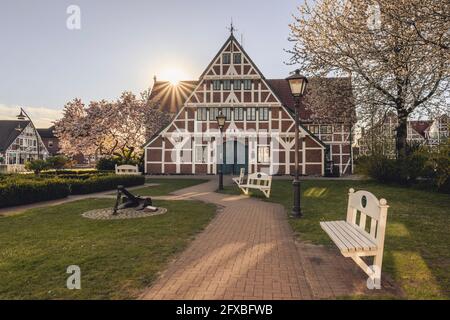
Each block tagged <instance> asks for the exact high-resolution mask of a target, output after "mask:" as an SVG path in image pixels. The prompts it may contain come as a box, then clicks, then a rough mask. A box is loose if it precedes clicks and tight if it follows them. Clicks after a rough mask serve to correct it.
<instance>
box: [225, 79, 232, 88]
mask: <svg viewBox="0 0 450 320" xmlns="http://www.w3.org/2000/svg"><path fill="white" fill-rule="evenodd" d="M223 90H231V80H223Z"/></svg>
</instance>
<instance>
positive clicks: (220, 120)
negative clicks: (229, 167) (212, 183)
mask: <svg viewBox="0 0 450 320" xmlns="http://www.w3.org/2000/svg"><path fill="white" fill-rule="evenodd" d="M225 120H226V117H225V116H224V115H223V114H222V112H220V114H219V115H218V116H217V117H216V121H217V126H218V127H219V130H220V137H221V139H220V140H221V143H222V154H221V160H222V161H221V162H220V166H219V190H223V160H224V159H223V127H224V126H225Z"/></svg>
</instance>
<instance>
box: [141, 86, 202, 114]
mask: <svg viewBox="0 0 450 320" xmlns="http://www.w3.org/2000/svg"><path fill="white" fill-rule="evenodd" d="M197 84H198V81H195V80H189V81H180V83H178V85H176V86H174V85H172V84H171V83H170V82H169V81H156V82H155V83H154V85H153V88H152V92H151V94H150V100H151V101H152V102H154V103H156V104H157V106H158V108H159V110H160V111H162V112H165V113H170V114H176V113H177V112H178V110H180V109H181V107H182V106H183V105H184V103H185V102H186V99H187V98H188V97H189V95H190V94H191V93H192V91H194V89H195V87H196V86H197Z"/></svg>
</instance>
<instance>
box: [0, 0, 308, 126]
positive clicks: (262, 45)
mask: <svg viewBox="0 0 450 320" xmlns="http://www.w3.org/2000/svg"><path fill="white" fill-rule="evenodd" d="M300 3H301V0H240V1H238V0H221V1H216V0H209V1H207V0H190V1H188V0H165V1H153V0H70V1H66V0H39V1H35V0H1V1H0V52H1V53H0V57H1V59H0V118H8V117H11V116H13V115H15V114H17V110H18V106H23V107H25V108H26V110H28V111H29V113H30V115H31V116H32V117H34V118H36V119H35V120H36V122H37V124H38V125H46V124H50V121H51V120H52V119H54V118H56V117H58V116H59V114H60V110H61V109H62V108H63V106H64V104H65V103H66V102H67V101H69V100H72V99H73V98H75V97H79V98H81V99H82V100H83V101H85V102H89V101H90V100H100V99H115V98H117V97H118V96H119V95H120V93H121V92H122V91H124V90H131V91H133V92H135V93H139V92H140V91H142V90H144V89H146V88H148V87H149V86H151V84H152V82H153V76H154V75H156V76H157V77H158V79H160V80H164V78H167V77H168V76H170V72H173V70H177V71H178V72H179V73H181V74H182V75H183V78H186V79H197V78H198V77H199V75H200V74H201V72H202V71H203V69H204V68H205V67H206V66H207V64H208V63H209V62H210V60H211V59H212V58H213V57H214V55H215V54H216V53H217V51H218V50H219V49H220V47H221V46H222V44H223V43H224V41H225V40H226V39H227V37H228V36H229V31H228V30H227V27H229V24H230V20H231V18H232V19H233V22H234V25H235V27H236V28H237V29H238V30H237V31H236V32H235V36H236V38H238V39H240V37H241V34H243V39H244V41H243V45H244V49H245V50H246V51H247V53H248V54H249V55H250V57H251V58H252V59H253V61H254V62H255V63H256V64H257V65H258V67H259V69H260V70H261V71H262V72H263V73H264V75H265V76H266V77H268V78H276V77H280V78H284V77H286V76H287V74H288V72H289V71H291V70H292V69H294V67H293V66H287V65H285V64H284V62H286V61H288V59H289V55H288V54H287V53H285V52H284V50H283V49H288V48H290V47H291V44H290V43H289V41H288V40H287V38H288V36H289V27H288V24H289V23H291V22H292V21H293V18H292V14H293V13H296V10H297V9H296V7H297V6H298V5H299V4H300ZM72 4H73V5H78V6H79V7H80V9H81V29H80V30H69V29H68V28H67V27H66V20H67V18H68V17H69V14H67V13H66V10H67V8H68V6H69V5H72Z"/></svg>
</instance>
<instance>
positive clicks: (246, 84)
mask: <svg viewBox="0 0 450 320" xmlns="http://www.w3.org/2000/svg"><path fill="white" fill-rule="evenodd" d="M251 89H252V80H250V79H245V80H244V90H251Z"/></svg>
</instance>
